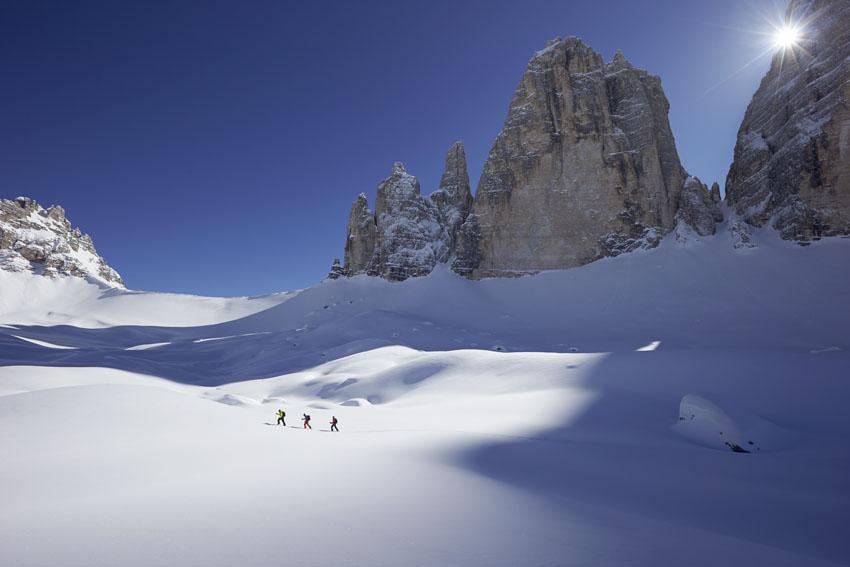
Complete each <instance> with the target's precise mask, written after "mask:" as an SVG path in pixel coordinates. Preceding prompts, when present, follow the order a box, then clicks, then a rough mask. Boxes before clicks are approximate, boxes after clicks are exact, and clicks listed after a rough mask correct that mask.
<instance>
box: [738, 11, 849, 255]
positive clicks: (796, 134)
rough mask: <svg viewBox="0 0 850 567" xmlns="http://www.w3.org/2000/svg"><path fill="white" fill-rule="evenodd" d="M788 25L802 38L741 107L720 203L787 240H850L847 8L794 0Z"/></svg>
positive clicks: (779, 57)
mask: <svg viewBox="0 0 850 567" xmlns="http://www.w3.org/2000/svg"><path fill="white" fill-rule="evenodd" d="M786 19H787V20H788V21H791V22H796V23H797V25H799V26H800V28H801V33H802V35H803V39H802V40H801V42H800V45H799V46H798V47H796V48H793V49H787V50H784V51H782V52H779V53H777V54H776V55H775V56H774V58H773V62H772V64H771V68H770V71H769V72H768V73H767V75H766V76H765V77H764V79H762V82H761V85H760V86H759V88H758V90H757V91H756V93H755V95H754V96H753V99H752V101H751V102H750V105H749V107H748V108H747V112H746V114H745V116H744V121H743V123H742V124H741V128H740V130H739V131H738V139H737V144H736V146H735V158H734V162H733V164H732V167H731V169H730V170H729V175H728V177H727V179H726V200H727V202H728V203H729V205H730V206H731V207H732V208H733V209H734V210H735V211H736V212H737V213H738V214H740V215H741V216H742V217H743V218H744V219H745V220H746V221H747V222H749V223H751V224H754V225H756V226H761V225H763V224H769V225H770V226H773V227H775V228H776V229H777V230H779V232H780V234H781V235H782V237H783V238H785V239H794V240H799V241H807V240H809V239H810V238H812V237H819V236H821V235H838V234H850V2H848V1H847V0H792V2H791V3H790V5H789V6H788V11H787V14H786Z"/></svg>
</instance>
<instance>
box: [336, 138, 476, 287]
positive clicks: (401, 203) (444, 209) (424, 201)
mask: <svg viewBox="0 0 850 567" xmlns="http://www.w3.org/2000/svg"><path fill="white" fill-rule="evenodd" d="M471 207H472V194H471V192H470V187H469V175H468V174H467V169H466V153H465V152H464V149H463V144H461V143H460V142H456V143H455V144H454V145H452V147H451V148H450V149H449V151H448V154H447V155H446V164H445V169H444V171H443V176H442V178H441V180H440V187H439V189H437V190H436V191H435V192H434V193H432V194H431V195H429V196H428V197H423V196H422V195H421V192H420V187H419V181H418V180H417V179H416V178H415V177H414V176H412V175H410V174H409V173H407V171H406V170H405V168H404V165H402V164H401V163H398V162H397V163H395V164H394V165H393V169H392V173H391V174H390V176H389V177H387V178H386V179H384V180H383V181H382V182H381V183H380V185H378V198H377V203H376V205H375V211H374V212H373V211H371V210H370V209H369V206H368V202H367V200H366V195H365V194H363V193H361V194H360V195H359V196H358V197H357V200H356V201H354V205H353V206H352V207H351V215H350V216H349V218H348V231H347V234H346V243H345V265H344V267H343V269H342V272H343V273H345V274H346V275H357V274H362V273H366V274H369V275H375V276H381V277H384V278H387V279H390V280H404V279H407V278H409V277H412V276H422V275H425V274H428V273H430V272H431V270H433V269H434V266H435V265H436V264H437V263H438V262H446V261H447V260H448V259H449V258H450V257H452V256H453V254H454V250H455V246H456V242H457V233H458V231H459V229H460V226H461V225H462V224H463V222H464V221H465V220H466V217H467V215H468V214H469V211H470V209H471Z"/></svg>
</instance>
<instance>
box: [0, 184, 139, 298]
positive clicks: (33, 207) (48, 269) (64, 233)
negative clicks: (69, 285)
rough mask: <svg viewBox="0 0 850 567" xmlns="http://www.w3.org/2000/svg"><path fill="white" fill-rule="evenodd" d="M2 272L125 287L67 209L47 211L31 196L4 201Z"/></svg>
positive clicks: (0, 242) (0, 224) (1, 206)
mask: <svg viewBox="0 0 850 567" xmlns="http://www.w3.org/2000/svg"><path fill="white" fill-rule="evenodd" d="M0 269H2V270H5V271H12V272H30V273H33V274H38V275H43V276H47V277H60V276H74V277H80V278H85V279H91V280H94V281H96V282H98V283H100V284H103V285H107V286H110V287H123V286H124V282H123V280H122V279H121V276H120V275H119V274H118V272H116V271H115V270H114V269H112V268H111V267H110V266H109V265H108V264H107V263H106V261H105V260H104V259H103V258H101V257H100V256H99V255H98V253H97V250H96V249H95V247H94V243H93V242H92V239H91V237H90V236H89V235H87V234H84V233H83V232H82V231H81V230H80V229H79V228H74V227H73V226H72V225H71V222H70V221H69V220H68V219H67V218H66V217H65V209H63V208H62V207H60V206H58V205H54V206H52V207H49V208H48V209H44V208H43V207H42V206H41V205H39V204H38V203H37V202H36V201H35V200H33V199H31V198H29V197H18V198H16V199H0Z"/></svg>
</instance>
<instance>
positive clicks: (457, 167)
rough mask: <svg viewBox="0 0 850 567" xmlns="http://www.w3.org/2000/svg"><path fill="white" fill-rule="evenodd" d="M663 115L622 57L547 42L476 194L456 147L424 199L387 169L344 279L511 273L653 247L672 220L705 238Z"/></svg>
mask: <svg viewBox="0 0 850 567" xmlns="http://www.w3.org/2000/svg"><path fill="white" fill-rule="evenodd" d="M668 110H669V103H668V101H667V98H666V97H665V96H664V92H663V90H662V88H661V81H660V79H659V78H658V77H656V76H653V75H650V74H649V73H647V72H646V71H643V70H641V69H636V68H634V67H633V66H632V65H631V64H630V63H629V62H628V61H627V60H626V58H625V56H623V54H622V53H621V52H618V53H617V54H616V55H615V56H614V58H613V60H612V61H611V63H608V64H606V63H605V62H604V60H603V58H602V56H601V55H600V54H598V53H597V52H595V51H594V50H593V49H592V48H590V47H589V46H587V45H586V44H585V43H584V42H582V41H581V40H580V39H579V38H576V37H568V38H566V39H561V38H556V39H554V40H551V41H549V42H548V43H547V45H546V47H545V48H544V49H543V50H541V51H538V52H537V53H535V54H534V56H533V57H532V58H531V59H530V60H529V62H528V65H527V67H526V69H525V72H524V74H523V76H522V79H521V80H520V82H519V85H518V86H517V88H516V90H515V92H514V95H513V98H512V100H511V104H510V107H509V109H508V115H507V118H506V119H505V123H504V127H503V128H502V131H501V132H500V133H499V135H498V136H497V138H496V140H495V142H494V143H493V146H492V148H491V150H490V153H489V154H488V156H487V160H486V162H485V164H484V169H483V172H482V174H481V177H480V179H479V182H478V188H477V191H476V193H475V197H474V198H473V196H472V192H471V188H470V185H469V174H468V171H467V164H466V155H465V152H464V148H463V145H462V144H460V143H456V144H454V145H452V147H451V148H449V151H448V153H447V154H446V160H445V168H444V171H443V175H442V177H441V180H440V187H439V188H438V189H437V190H436V191H435V192H434V193H432V194H431V195H430V196H429V197H422V195H421V194H420V188H419V182H418V181H417V180H416V178H415V177H413V176H412V175H410V174H408V173H407V172H406V171H405V170H404V167H403V166H402V165H401V164H400V163H396V164H395V165H394V166H393V169H392V172H391V174H390V176H389V177H388V178H387V179H385V180H384V181H383V182H381V184H380V185H379V186H378V198H377V203H376V208H375V213H374V214H373V213H371V211H369V210H368V208H367V206H366V201H365V197H364V198H363V199H358V200H357V201H356V202H355V204H354V207H353V208H352V213H351V217H350V219H349V226H348V234H347V240H346V256H345V266H344V267H343V269H342V271H343V272H344V273H346V274H357V273H363V272H365V273H367V274H373V275H381V276H383V277H387V278H389V279H404V278H406V277H410V276H416V275H423V274H427V273H429V272H430V271H431V270H432V269H433V268H434V266H435V265H436V264H438V263H450V264H451V266H452V269H453V270H455V271H456V272H457V273H459V274H462V275H464V276H467V277H473V278H478V277H493V276H512V275H520V274H524V273H533V272H537V271H540V270H549V269H558V268H567V267H571V266H579V265H582V264H586V263H588V262H592V261H594V260H597V259H599V258H603V257H606V256H616V255H618V254H622V253H624V252H629V251H632V250H635V249H637V248H642V247H651V246H655V245H657V244H658V242H659V241H660V239H661V237H662V236H663V235H664V234H666V233H668V232H670V231H672V230H673V228H674V227H675V226H676V225H677V223H685V224H687V225H693V228H694V232H696V233H698V234H713V233H714V230H715V224H716V222H717V221H718V220H719V219H722V215H720V214H719V209H718V208H717V206H716V203H715V202H714V201H712V198H711V194H710V192H709V190H708V188H707V187H706V186H705V185H704V184H702V182H700V181H699V180H696V179H689V178H688V175H687V173H686V172H685V170H684V168H683V167H682V165H681V163H680V162H679V156H678V153H677V151H676V145H675V141H674V139H673V134H672V132H671V130H670V124H669V122H668V119H667V113H668ZM686 180H687V181H688V182H687V184H686ZM718 191H719V189H718ZM680 205H681V208H682V210H681V211H680ZM373 235H374V236H373ZM370 254H371V260H368V261H367V260H366V256H369V255H370ZM337 271H338V270H337Z"/></svg>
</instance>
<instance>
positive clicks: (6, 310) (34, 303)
mask: <svg viewBox="0 0 850 567" xmlns="http://www.w3.org/2000/svg"><path fill="white" fill-rule="evenodd" d="M0 290H2V293H0V324H6V325H9V324H16V325H74V326H75V327H79V328H102V327H113V326H116V325H156V326H168V327H193V326H197V325H212V324H215V323H221V322H222V321H230V320H233V319H239V318H242V317H245V316H247V315H251V314H252V313H256V312H258V311H263V310H265V309H268V308H269V307H273V306H275V305H278V304H279V303H281V302H283V301H286V300H288V299H290V298H292V297H294V296H295V295H297V294H298V292H289V293H278V294H273V295H267V296H261V297H234V298H223V297H201V296H196V295H184V294H177V293H151V292H139V291H130V290H126V289H114V288H108V287H105V286H103V285H99V284H97V283H93V282H89V281H86V280H83V279H80V278H73V277H58V278H53V279H48V278H41V277H33V276H32V275H31V274H26V273H9V272H4V271H2V270H0Z"/></svg>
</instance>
